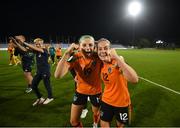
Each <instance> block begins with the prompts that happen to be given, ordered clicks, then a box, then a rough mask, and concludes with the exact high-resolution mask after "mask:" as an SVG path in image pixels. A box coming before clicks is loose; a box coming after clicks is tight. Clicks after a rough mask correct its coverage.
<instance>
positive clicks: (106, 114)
mask: <svg viewBox="0 0 180 128" xmlns="http://www.w3.org/2000/svg"><path fill="white" fill-rule="evenodd" d="M129 108H130V107H129V106H127V107H114V106H111V105H109V104H107V103H105V102H103V101H101V109H100V119H101V120H103V121H106V122H111V121H112V119H113V116H115V118H116V120H117V121H118V122H120V123H122V124H125V125H129V124H130V119H131V117H130V111H129Z"/></svg>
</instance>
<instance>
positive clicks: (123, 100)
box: [101, 60, 131, 107]
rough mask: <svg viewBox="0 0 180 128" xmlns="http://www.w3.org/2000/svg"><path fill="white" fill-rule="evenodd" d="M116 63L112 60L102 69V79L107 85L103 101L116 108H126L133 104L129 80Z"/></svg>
mask: <svg viewBox="0 0 180 128" xmlns="http://www.w3.org/2000/svg"><path fill="white" fill-rule="evenodd" d="M116 63H117V62H116V61H115V60H112V62H111V63H106V64H104V65H103V67H102V69H101V78H102V80H103V82H104V85H105V88H104V92H103V95H102V101H103V102H105V103H107V104H110V105H112V106H115V107H126V106H128V105H130V102H131V101H130V95H129V91H128V87H127V80H126V79H125V77H124V76H123V74H122V72H121V71H120V68H119V67H117V64H116Z"/></svg>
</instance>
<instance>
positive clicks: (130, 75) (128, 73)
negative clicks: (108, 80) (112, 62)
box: [110, 49, 138, 83]
mask: <svg viewBox="0 0 180 128" xmlns="http://www.w3.org/2000/svg"><path fill="white" fill-rule="evenodd" d="M110 55H111V57H112V58H115V59H116V60H117V62H118V63H117V64H118V67H120V68H121V70H122V71H123V75H124V76H125V77H126V79H127V80H128V81H129V82H131V83H137V82H138V75H137V73H136V71H135V70H134V69H133V68H132V67H131V66H129V65H128V64H126V63H125V61H124V58H123V57H122V56H118V54H117V53H116V51H115V49H111V53H110Z"/></svg>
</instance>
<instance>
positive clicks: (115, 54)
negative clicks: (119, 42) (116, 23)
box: [110, 48, 119, 59]
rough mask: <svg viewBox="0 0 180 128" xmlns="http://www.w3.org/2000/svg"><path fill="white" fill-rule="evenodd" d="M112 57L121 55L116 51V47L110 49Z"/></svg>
mask: <svg viewBox="0 0 180 128" xmlns="http://www.w3.org/2000/svg"><path fill="white" fill-rule="evenodd" d="M110 57H111V58H112V59H116V58H117V57H119V56H118V54H117V52H116V50H115V49H114V48H111V50H110Z"/></svg>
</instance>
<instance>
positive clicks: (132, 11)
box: [128, 0, 142, 43]
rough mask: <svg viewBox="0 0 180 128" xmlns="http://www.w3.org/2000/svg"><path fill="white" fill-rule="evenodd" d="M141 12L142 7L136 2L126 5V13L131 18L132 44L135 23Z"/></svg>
mask: <svg viewBox="0 0 180 128" xmlns="http://www.w3.org/2000/svg"><path fill="white" fill-rule="evenodd" d="M141 10H142V6H141V3H140V2H138V1H135V0H133V1H131V2H130V3H129V5H128V13H129V15H130V16H131V17H132V18H133V19H132V20H133V21H132V22H133V23H132V26H133V27H132V43H134V39H135V21H136V18H137V16H138V15H139V14H140V12H141Z"/></svg>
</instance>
